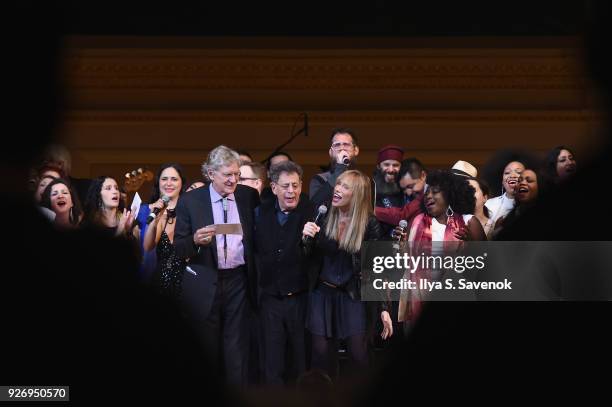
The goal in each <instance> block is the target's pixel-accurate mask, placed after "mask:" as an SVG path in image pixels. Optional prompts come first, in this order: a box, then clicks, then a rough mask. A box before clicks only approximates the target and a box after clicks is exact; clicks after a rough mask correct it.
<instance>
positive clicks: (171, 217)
mask: <svg viewBox="0 0 612 407" xmlns="http://www.w3.org/2000/svg"><path fill="white" fill-rule="evenodd" d="M166 216H167V217H168V221H167V223H168V224H170V225H172V224H173V223H174V219H175V218H176V210H175V209H174V208H172V209H170V208H168V209H166Z"/></svg>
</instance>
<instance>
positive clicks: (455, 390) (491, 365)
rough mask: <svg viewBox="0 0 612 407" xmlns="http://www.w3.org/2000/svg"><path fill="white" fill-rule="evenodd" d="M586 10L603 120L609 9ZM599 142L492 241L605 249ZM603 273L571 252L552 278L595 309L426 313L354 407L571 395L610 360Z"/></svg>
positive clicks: (569, 305) (510, 306)
mask: <svg viewBox="0 0 612 407" xmlns="http://www.w3.org/2000/svg"><path fill="white" fill-rule="evenodd" d="M588 5H589V9H588V19H589V20H588V23H589V24H588V25H587V30H586V36H585V38H586V55H587V62H588V66H589V67H590V69H591V73H592V76H593V79H594V81H595V82H596V83H597V84H598V85H599V90H600V91H601V93H602V100H603V101H605V102H606V104H605V105H603V106H601V107H602V108H603V109H605V112H606V114H607V115H608V120H609V114H610V113H611V110H610V107H611V106H610V104H609V102H610V97H611V96H612V63H611V60H610V58H608V53H609V50H608V48H609V46H608V43H607V42H606V41H607V40H606V39H607V38H609V35H610V34H612V26H611V25H610V24H609V19H610V17H612V14H611V13H610V11H611V4H610V3H609V2H604V1H601V2H589V3H588ZM606 124H607V123H606ZM606 134H607V138H606V143H605V144H604V145H602V146H601V148H600V149H599V155H598V156H596V157H593V159H592V160H591V161H589V162H586V160H583V159H582V158H581V166H580V171H579V172H578V173H576V175H575V176H574V177H573V178H572V179H569V180H567V182H566V183H565V184H563V185H561V186H560V187H559V188H558V189H556V190H554V191H551V193H549V194H548V195H547V196H546V197H543V199H541V200H539V201H538V202H537V204H536V205H534V207H533V208H531V209H530V210H529V211H526V212H525V213H524V214H523V215H522V216H521V217H520V219H517V221H516V222H515V223H514V224H513V225H512V226H509V227H508V228H507V229H505V230H504V231H503V233H502V234H501V235H502V236H500V237H501V238H502V239H504V240H568V241H574V240H610V239H609V233H608V232H609V230H610V226H612V225H611V223H612V219H611V218H610V217H607V216H605V214H604V213H603V212H606V211H607V209H608V208H609V207H610V205H609V202H608V201H607V198H606V197H605V196H604V194H603V193H602V192H601V190H602V188H605V186H604V185H603V183H604V182H605V181H604V179H605V178H603V176H604V174H607V172H604V170H605V169H607V168H609V163H610V162H612V161H611V160H610V159H611V158H612V157H611V156H612V154H611V152H612V150H611V148H610V140H611V138H612V137H611V135H610V129H609V128H607V129H606ZM608 257H609V255H608ZM609 270H610V265H609V264H603V263H602V262H601V260H599V261H598V260H597V259H596V258H593V257H587V258H584V257H582V256H581V253H579V252H576V253H575V254H570V256H569V261H568V262H567V263H566V267H565V270H558V271H557V272H558V273H559V274H558V275H557V277H558V278H559V279H561V280H563V279H566V281H565V282H566V283H568V284H567V286H569V287H566V288H567V291H566V292H564V299H566V300H602V299H607V300H608V301H605V302H573V301H567V302H537V303H536V302H520V303H518V302H513V303H510V302H505V303H502V302H480V303H447V302H437V303H429V304H427V306H426V307H425V308H424V310H423V314H422V316H421V318H420V319H419V320H418V322H417V324H416V326H415V327H414V330H413V333H412V335H411V336H410V338H409V340H408V341H407V343H406V345H405V347H404V349H403V350H402V351H401V352H398V354H396V355H395V357H394V358H393V362H392V363H391V364H390V365H388V366H387V367H386V368H384V369H383V371H382V372H378V374H377V377H378V378H379V379H378V380H375V382H374V383H372V385H371V394H370V397H368V398H364V399H363V405H369V404H370V403H372V402H374V401H375V402H376V403H377V404H378V405H385V404H387V403H389V402H391V401H392V400H394V399H395V398H396V397H397V395H398V391H401V390H400V389H407V390H405V391H401V393H400V394H402V395H407V396H409V395H410V394H411V393H410V391H409V390H410V389H419V391H420V393H421V394H430V393H426V392H427V390H428V389H431V388H432V387H433V388H436V389H439V390H442V391H444V392H445V393H447V394H453V396H454V397H455V400H457V399H460V398H466V399H469V400H473V399H474V398H476V397H483V396H484V397H486V395H487V394H492V395H496V396H498V397H503V398H504V400H507V397H508V396H512V395H513V394H517V395H522V396H524V395H525V394H527V392H528V391H530V390H536V391H537V392H538V393H539V394H546V395H547V396H551V397H554V396H555V395H561V394H566V392H567V391H571V389H579V388H580V384H581V381H582V380H587V381H590V380H591V379H593V378H594V376H595V375H597V373H596V370H595V368H594V366H593V365H594V363H597V364H601V365H602V366H609V362H610V359H611V346H610V343H612V335H611V334H610V330H609V319H610V315H612V303H610V302H609V300H610V299H611V298H612V287H611V286H610V278H609V277H608V276H609V274H610V273H609ZM570 372H573V373H570ZM577 372H579V374H576V373H577ZM595 380H596V379H595ZM546 382H547V383H552V385H547V384H545V383H546ZM593 390H594V392H596V391H597V390H596V389H593ZM602 391H606V390H604V389H603V388H602ZM430 395H431V397H435V395H434V394H430ZM491 400H495V401H497V400H496V399H495V398H492V399H491Z"/></svg>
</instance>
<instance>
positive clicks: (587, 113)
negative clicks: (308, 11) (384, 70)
mask: <svg viewBox="0 0 612 407" xmlns="http://www.w3.org/2000/svg"><path fill="white" fill-rule="evenodd" d="M298 114H299V112H294V111H291V112H286V111H277V112H257V111H171V110H164V111H155V110H146V111H145V110H143V111H122V110H117V111H103V110H88V111H82V110H72V111H68V112H66V113H65V115H64V119H65V120H66V121H67V122H68V123H72V124H86V123H133V124H138V123H168V124H172V123H178V124H186V125H191V124H194V123H196V124H202V125H209V124H210V125H213V124H230V125H232V124H233V125H238V124H240V125H242V124H249V123H253V124H261V125H278V124H282V125H287V124H291V123H293V122H294V121H295V120H296V117H297V115H298ZM309 118H310V120H311V122H312V123H315V124H316V125H321V126H327V125H334V124H337V123H360V124H368V123H370V124H380V123H386V124H392V123H407V124H409V123H420V122H422V123H429V122H431V123H479V124H484V123H512V122H517V123H525V122H528V123H537V122H542V123H551V122H597V121H600V120H601V119H602V116H601V114H600V113H599V112H597V111H594V110H542V111H535V110H532V111H523V110H479V111H464V110H446V111H443V110H437V111H421V110H419V111H355V112H309Z"/></svg>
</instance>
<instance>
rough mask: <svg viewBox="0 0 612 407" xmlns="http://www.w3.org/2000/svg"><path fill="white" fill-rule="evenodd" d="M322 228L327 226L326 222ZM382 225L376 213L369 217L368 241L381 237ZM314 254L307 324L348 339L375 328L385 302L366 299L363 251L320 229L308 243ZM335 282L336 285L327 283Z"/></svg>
mask: <svg viewBox="0 0 612 407" xmlns="http://www.w3.org/2000/svg"><path fill="white" fill-rule="evenodd" d="M321 230H325V225H322V227H321ZM380 237H381V228H380V225H379V223H378V222H377V221H376V218H374V217H373V216H372V217H370V219H369V220H368V225H367V228H366V233H365V236H364V241H370V240H378V239H380ZM304 249H305V252H306V255H307V256H309V255H310V256H311V258H310V261H311V267H310V273H309V274H310V277H309V280H310V287H311V293H310V305H309V309H308V316H307V321H306V326H307V328H308V330H309V331H310V332H311V333H312V334H314V335H320V336H325V337H327V338H338V339H345V338H348V337H351V336H354V335H359V334H366V335H367V336H369V335H370V334H371V333H372V332H373V328H374V325H375V323H376V321H377V319H378V315H379V314H380V311H382V310H386V309H387V304H386V303H384V302H382V301H381V302H363V301H361V293H360V284H361V281H360V273H361V254H360V253H355V254H350V253H348V252H347V251H345V250H342V249H340V248H339V246H338V242H337V241H334V240H331V239H329V238H327V237H326V236H325V234H324V233H320V234H319V235H318V236H317V238H316V239H315V241H314V242H312V241H311V242H310V243H309V244H307V245H305V247H304ZM323 281H325V282H327V283H331V284H332V285H334V286H336V287H338V288H332V287H330V286H329V285H326V284H325V283H323Z"/></svg>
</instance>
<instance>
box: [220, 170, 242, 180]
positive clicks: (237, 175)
mask: <svg viewBox="0 0 612 407" xmlns="http://www.w3.org/2000/svg"><path fill="white" fill-rule="evenodd" d="M217 172H218V173H219V174H220V175H221V176H222V177H223V178H225V179H230V178H232V177H234V178H236V179H240V172H220V171H217Z"/></svg>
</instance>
